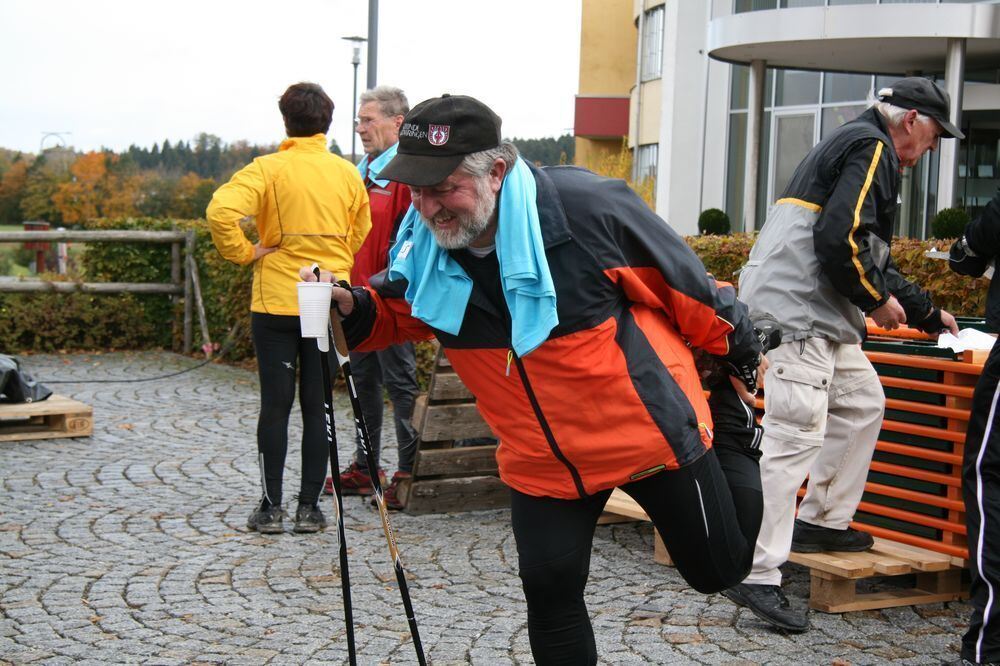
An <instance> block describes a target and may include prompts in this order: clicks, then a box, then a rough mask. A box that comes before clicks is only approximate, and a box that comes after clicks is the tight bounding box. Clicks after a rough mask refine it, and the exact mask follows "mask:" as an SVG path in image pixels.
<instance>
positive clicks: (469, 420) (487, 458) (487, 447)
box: [400, 350, 510, 514]
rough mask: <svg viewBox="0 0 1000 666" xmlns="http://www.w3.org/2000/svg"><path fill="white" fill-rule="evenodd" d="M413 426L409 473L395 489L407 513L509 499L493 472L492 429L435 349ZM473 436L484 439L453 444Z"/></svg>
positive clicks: (486, 506)
mask: <svg viewBox="0 0 1000 666" xmlns="http://www.w3.org/2000/svg"><path fill="white" fill-rule="evenodd" d="M413 427H414V428H415V429H416V430H417V432H418V433H419V435H420V441H419V445H418V449H417V457H416V460H415V462H414V465H413V479H412V481H411V482H410V483H409V486H408V487H407V488H403V489H401V493H400V497H401V499H402V500H403V502H404V504H405V511H406V512H407V513H413V514H422V513H444V512H449V511H477V510H482V509H496V508H501V507H505V506H507V505H508V504H509V502H510V499H509V490H508V489H507V487H506V486H505V485H504V484H503V483H502V482H501V481H500V478H499V476H498V474H497V463H496V448H497V447H496V443H495V442H493V440H492V437H493V432H492V431H491V430H490V428H489V426H488V425H486V422H485V421H483V418H482V416H480V414H479V410H478V409H477V408H476V400H475V398H474V397H473V396H472V394H471V393H470V392H469V390H468V389H467V388H466V387H465V385H464V384H463V383H462V381H461V380H460V379H459V378H458V375H456V374H455V372H454V370H453V369H452V367H451V364H450V363H449V362H448V358H447V357H446V356H445V355H444V353H443V352H442V351H441V350H438V356H437V358H436V360H435V363H434V372H433V374H432V376H431V382H430V387H429V388H428V391H427V393H426V394H424V395H421V396H420V397H418V398H417V402H416V405H415V407H414V410H413ZM476 439H482V440H483V441H484V442H487V443H484V444H480V445H474V446H456V445H455V444H456V443H459V444H464V443H466V442H467V441H468V440H476Z"/></svg>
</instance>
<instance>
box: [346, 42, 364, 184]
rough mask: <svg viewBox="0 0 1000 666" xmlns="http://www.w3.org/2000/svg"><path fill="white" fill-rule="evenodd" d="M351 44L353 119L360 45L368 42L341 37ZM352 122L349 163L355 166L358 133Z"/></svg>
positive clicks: (356, 106) (356, 107)
mask: <svg viewBox="0 0 1000 666" xmlns="http://www.w3.org/2000/svg"><path fill="white" fill-rule="evenodd" d="M341 39H345V40H347V41H349V42H351V43H352V44H354V54H353V55H352V56H351V64H352V65H354V94H353V96H352V97H351V118H354V114H355V113H357V111H358V65H360V64H361V44H362V43H363V42H367V41H368V40H367V39H366V38H364V37H358V36H354V37H342V38H341ZM354 129H355V128H354V122H353V121H352V122H351V163H352V164H357V163H358V159H357V154H356V153H355V147H356V145H357V139H358V133H357V132H355V131H354Z"/></svg>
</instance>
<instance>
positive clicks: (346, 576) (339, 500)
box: [313, 266, 358, 666]
mask: <svg viewBox="0 0 1000 666" xmlns="http://www.w3.org/2000/svg"><path fill="white" fill-rule="evenodd" d="M313 273H314V274H315V275H316V279H317V280H319V267H318V266H317V267H316V268H314V269H313ZM331 314H332V313H331ZM327 330H329V328H328V329H327ZM316 346H317V347H318V348H319V352H320V363H321V364H322V366H323V368H322V375H323V407H325V408H326V441H327V444H329V446H330V472H331V474H332V475H333V495H334V508H335V509H336V511H337V540H338V541H339V542H340V588H341V591H342V593H343V596H344V624H346V625H347V659H348V661H349V662H350V664H351V666H356V664H357V663H358V653H357V649H356V648H355V646H354V611H353V608H352V606H351V575H350V573H349V572H348V569H347V538H346V534H345V532H344V497H343V495H342V494H341V492H340V461H339V460H338V456H337V431H336V429H335V428H334V420H333V381H332V380H331V378H330V335H329V333H328V334H327V336H326V337H325V338H317V339H316Z"/></svg>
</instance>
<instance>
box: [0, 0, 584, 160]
mask: <svg viewBox="0 0 1000 666" xmlns="http://www.w3.org/2000/svg"><path fill="white" fill-rule="evenodd" d="M367 26H368V0H284V1H280V0H238V1H237V0H86V1H80V0H0V147H5V148H12V149H17V150H24V151H29V152H38V150H39V144H40V141H41V140H42V137H43V134H44V133H45V132H71V133H72V134H69V135H67V136H66V140H67V143H68V144H69V145H72V146H74V147H75V148H77V149H78V150H96V149H99V148H101V147H102V146H104V147H108V148H112V149H115V150H121V149H123V148H126V147H128V145H129V144H132V143H135V144H137V145H140V146H152V144H153V143H154V142H162V141H163V139H165V138H166V139H170V140H171V141H172V142H173V141H176V140H182V139H183V140H190V139H191V138H193V137H194V136H196V135H197V134H198V133H199V132H208V133H210V134H215V135H217V136H219V137H221V138H222V139H223V141H225V142H227V143H229V142H233V141H237V140H241V139H245V140H248V141H250V142H252V143H276V142H278V141H280V140H281V139H282V138H283V136H284V134H283V127H282V124H281V117H280V115H279V113H278V109H277V99H278V97H279V96H280V95H281V93H282V92H283V91H284V89H285V88H286V87H287V86H288V85H289V84H291V83H294V82H296V81H303V80H305V81H315V82H317V83H319V84H320V85H322V86H323V87H324V88H325V89H326V91H327V92H328V93H329V95H330V96H331V97H332V98H333V100H334V103H335V104H336V110H335V111H334V118H333V127H332V128H331V132H330V133H331V135H332V136H333V138H335V139H336V140H337V142H338V143H339V144H340V147H341V149H342V150H343V151H344V152H345V153H349V152H350V148H351V130H352V125H351V122H352V119H353V115H354V114H353V111H352V110H351V96H352V81H353V67H352V65H351V44H350V43H348V42H346V41H343V40H342V39H341V37H343V36H348V35H361V36H365V35H366V34H367V31H368V27H367ZM378 37H379V54H378V83H380V84H389V85H396V86H399V87H401V88H403V89H404V91H405V92H406V94H407V96H408V97H409V99H410V103H411V105H413V104H416V103H417V102H419V101H421V100H423V99H426V98H428V97H433V96H437V95H440V94H441V93H445V92H450V93H456V94H458V93H461V94H468V95H472V96H474V97H477V98H479V99H480V100H482V101H483V102H485V103H486V104H488V105H489V106H491V107H492V108H493V109H494V110H495V111H496V112H497V113H498V114H499V115H500V116H501V117H502V118H503V133H504V136H506V137H514V136H517V137H521V138H539V137H545V136H559V135H561V134H565V133H567V132H571V131H572V129H571V128H572V125H573V96H574V94H575V93H576V91H577V86H578V82H579V53H580V0H504V1H503V2H495V1H492V0H381V1H380V2H379V35H378ZM366 80H367V48H366V47H363V48H362V53H361V65H360V67H359V68H358V91H359V94H360V92H361V91H363V90H364V89H365V83H366ZM55 142H56V139H55V138H49V139H46V142H45V146H46V147H49V146H51V145H55ZM357 150H358V151H359V152H360V151H361V142H360V141H358V142H357Z"/></svg>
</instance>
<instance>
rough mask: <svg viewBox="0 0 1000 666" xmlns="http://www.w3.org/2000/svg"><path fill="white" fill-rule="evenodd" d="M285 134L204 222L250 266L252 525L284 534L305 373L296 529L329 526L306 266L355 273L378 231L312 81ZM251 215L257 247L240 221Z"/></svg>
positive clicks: (300, 93)
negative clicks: (254, 382)
mask: <svg viewBox="0 0 1000 666" xmlns="http://www.w3.org/2000/svg"><path fill="white" fill-rule="evenodd" d="M278 108H279V109H280V110H281V115H282V117H283V118H284V121H285V130H286V132H287V134H288V139H287V140H285V141H284V142H283V143H282V144H281V146H280V148H279V149H278V152H276V153H272V154H270V155H264V156H262V157H258V158H257V159H255V160H254V161H253V162H251V163H250V164H248V165H247V166H246V167H244V168H243V169H241V170H239V171H237V172H236V174H234V175H233V177H232V178H231V179H230V181H229V182H228V183H226V184H225V185H223V186H222V187H220V188H219V189H218V190H216V192H215V194H214V195H213V196H212V201H211V203H209V205H208V210H207V211H206V214H205V215H206V218H207V219H208V225H209V228H210V230H211V232H212V240H213V242H214V243H215V247H216V248H217V249H218V250H219V253H220V254H221V255H222V256H223V257H224V258H226V259H228V260H229V261H232V262H233V263H236V264H240V265H247V264H253V296H252V301H251V305H250V311H251V314H250V322H251V332H252V335H253V343H254V349H255V350H256V353H257V368H258V373H259V376H260V398H261V399H260V416H259V418H258V421H257V451H258V463H259V465H260V474H261V486H262V492H263V496H262V498H261V500H260V503H259V504H258V505H257V507H256V508H255V509H254V510H253V512H252V513H251V514H250V518H249V520H248V521H247V528H248V529H251V530H256V531H258V532H261V533H264V534H277V533H280V532H283V531H284V524H283V518H284V517H285V512H284V510H283V509H282V506H281V499H282V498H281V492H282V488H281V486H282V478H283V474H284V467H285V455H286V452H287V450H288V416H289V413H290V412H291V409H292V401H293V400H294V398H295V380H296V371H297V370H298V375H299V377H298V382H299V403H300V405H301V408H302V422H303V431H302V478H301V482H300V486H299V495H298V507H297V510H296V512H295V526H294V530H295V531H296V532H316V531H319V530H321V529H323V528H324V527H326V519H325V517H324V516H323V513H322V511H320V509H319V506H318V504H317V500H318V498H319V493H320V490H321V489H322V486H323V480H324V478H325V476H326V465H327V455H328V451H327V441H326V423H325V416H324V409H323V390H322V387H323V383H322V375H321V368H322V366H321V357H320V354H319V351H318V350H317V348H316V343H315V341H313V340H311V339H309V340H305V339H303V338H302V337H301V336H300V330H299V318H298V312H299V310H298V295H297V292H296V286H295V285H296V283H297V282H298V281H299V267H300V266H301V265H303V264H311V263H313V262H315V263H318V264H319V265H320V266H321V267H323V268H324V269H326V270H329V271H332V272H333V273H334V274H335V275H336V276H337V277H338V278H343V279H348V277H349V276H350V272H351V267H352V266H353V263H354V254H355V253H356V252H357V251H358V248H360V247H361V244H362V243H363V242H364V240H365V237H366V236H367V235H368V231H369V230H370V229H371V213H370V211H369V206H368V193H367V192H366V190H365V186H364V183H363V182H362V180H361V176H360V175H359V174H358V170H357V169H356V168H355V167H354V165H353V164H351V163H350V162H348V161H347V160H345V159H343V158H341V157H338V156H336V155H333V154H331V153H330V151H329V150H328V149H327V144H326V134H325V133H326V132H327V130H329V128H330V121H331V120H332V117H333V101H332V100H331V99H330V98H329V96H327V94H326V93H325V92H324V91H323V89H322V88H321V87H320V86H318V85H316V84H314V83H296V84H295V85H293V86H291V87H289V88H288V90H286V91H285V94H284V95H282V96H281V99H280V100H279V102H278ZM246 217H254V218H255V219H256V224H257V234H258V236H259V237H260V242H258V243H256V244H253V243H251V242H250V241H249V240H248V239H247V237H246V236H245V235H244V234H243V232H242V230H241V229H240V221H241V220H243V219H244V218H246Z"/></svg>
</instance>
